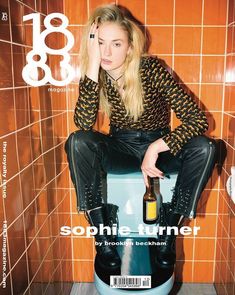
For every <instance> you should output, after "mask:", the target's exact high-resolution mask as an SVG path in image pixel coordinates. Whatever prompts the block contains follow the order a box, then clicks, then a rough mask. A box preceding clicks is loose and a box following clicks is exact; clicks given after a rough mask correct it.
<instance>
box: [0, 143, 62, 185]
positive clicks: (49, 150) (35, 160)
mask: <svg viewBox="0 0 235 295" xmlns="http://www.w3.org/2000/svg"><path fill="white" fill-rule="evenodd" d="M63 143H64V141H62V142H60V143H58V144H57V145H56V146H55V147H54V148H57V147H58V146H59V145H61V144H63ZM54 148H53V147H52V148H50V149H48V150H47V151H45V152H43V153H42V154H41V155H40V156H38V157H37V158H36V159H34V160H33V161H32V162H31V163H30V164H28V165H27V166H25V167H24V168H23V169H22V170H21V171H20V172H18V173H16V174H15V175H13V176H12V177H11V178H9V179H8V180H7V181H6V184H7V183H8V182H10V181H11V180H13V179H14V178H15V177H17V176H19V175H20V173H22V172H23V171H25V170H26V169H28V168H29V167H30V166H31V165H32V164H34V163H35V162H37V160H38V159H39V158H40V157H41V156H43V155H45V154H47V153H48V152H51V151H52V150H53V149H54ZM2 186H3V185H2V184H1V185H0V188H1V187H2Z"/></svg>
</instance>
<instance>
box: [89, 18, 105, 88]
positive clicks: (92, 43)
mask: <svg viewBox="0 0 235 295" xmlns="http://www.w3.org/2000/svg"><path fill="white" fill-rule="evenodd" d="M90 35H94V36H95V37H94V38H90ZM87 51H88V52H87V53H88V59H89V62H88V69H87V74H86V75H87V76H88V77H89V78H90V79H92V80H94V81H95V82H98V75H99V68H100V63H101V54H100V46H99V41H98V26H97V23H95V22H94V23H93V24H92V25H91V28H90V32H89V35H88V40H87Z"/></svg>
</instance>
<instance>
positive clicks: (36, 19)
mask: <svg viewBox="0 0 235 295" xmlns="http://www.w3.org/2000/svg"><path fill="white" fill-rule="evenodd" d="M55 18H57V19H60V20H61V21H62V23H61V24H60V25H59V26H53V25H52V24H51V21H52V20H53V19H55ZM30 19H32V20H33V50H31V51H30V52H29V53H28V54H27V56H26V60H27V64H26V65H25V67H24V68H23V71H22V76H23V79H24V80H25V82H26V83H28V84H29V85H32V86H41V85H45V84H46V83H47V82H49V83H51V84H52V85H55V86H64V85H67V84H68V83H70V82H71V81H72V79H73V77H74V69H73V68H72V66H71V65H70V64H69V61H70V55H69V53H68V51H69V50H70V49H71V48H72V47H73V45H74V37H73V35H72V33H71V32H69V31H68V30H67V29H66V27H67V26H68V23H69V22H68V18H67V17H66V16H65V15H64V14H62V13H51V14H49V15H48V16H47V17H46V18H45V20H44V25H45V27H46V29H45V30H44V31H42V32H40V25H41V24H40V14H39V13H31V14H28V15H25V16H23V21H27V20H30ZM54 32H59V33H62V34H64V35H65V36H66V38H67V44H66V45H65V46H64V47H63V48H60V49H53V48H50V47H48V46H47V45H46V44H45V38H46V37H47V35H49V34H51V33H54ZM47 53H48V54H52V55H61V56H63V60H62V61H61V62H60V68H61V71H65V72H66V75H67V77H66V78H65V79H64V80H55V79H54V78H53V77H52V75H51V70H50V67H49V66H48V65H47V64H46V61H47ZM37 56H39V60H37V61H36V60H35V59H34V57H37ZM37 68H41V69H42V70H43V71H44V77H43V78H42V79H41V80H37V79H35V77H34V78H33V76H35V75H33V73H35V71H37Z"/></svg>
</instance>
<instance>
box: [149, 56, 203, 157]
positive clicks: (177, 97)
mask: <svg viewBox="0 0 235 295" xmlns="http://www.w3.org/2000/svg"><path fill="white" fill-rule="evenodd" d="M155 60H156V59H155ZM153 76H154V80H155V87H157V89H158V91H159V92H160V93H161V95H162V96H163V98H164V99H165V100H166V101H167V103H168V104H169V106H170V107H171V109H172V110H173V111H174V113H175V114H176V117H177V118H178V119H179V120H180V121H181V124H180V125H179V126H178V127H176V128H175V129H174V130H172V131H171V132H170V133H169V134H166V135H164V136H163V137H162V139H163V140H164V142H165V143H166V144H167V146H168V147H169V149H170V152H171V153H172V154H173V155H176V154H177V153H178V152H179V151H180V150H181V148H182V146H183V145H184V144H185V143H187V142H188V141H189V140H190V139H191V138H193V137H195V136H197V135H201V134H203V133H204V132H205V131H206V130H207V129H208V122H207V118H206V116H205V113H204V112H203V111H202V110H201V109H200V108H199V107H198V105H197V104H196V102H195V101H194V100H193V99H192V98H191V97H190V96H189V95H188V94H187V93H186V92H185V91H184V90H183V88H182V87H181V86H180V85H179V84H178V83H177V82H176V81H175V80H174V78H173V77H172V75H171V74H170V73H169V72H168V71H167V70H166V69H165V68H164V67H163V66H162V65H161V64H160V62H159V61H158V60H156V61H155V67H154V73H153Z"/></svg>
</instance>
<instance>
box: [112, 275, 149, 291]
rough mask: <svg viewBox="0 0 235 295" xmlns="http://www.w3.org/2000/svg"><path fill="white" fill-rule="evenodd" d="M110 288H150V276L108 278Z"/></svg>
mask: <svg viewBox="0 0 235 295" xmlns="http://www.w3.org/2000/svg"><path fill="white" fill-rule="evenodd" d="M110 287H111V288H126V289H128V288H136V289H138V288H151V276H110Z"/></svg>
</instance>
